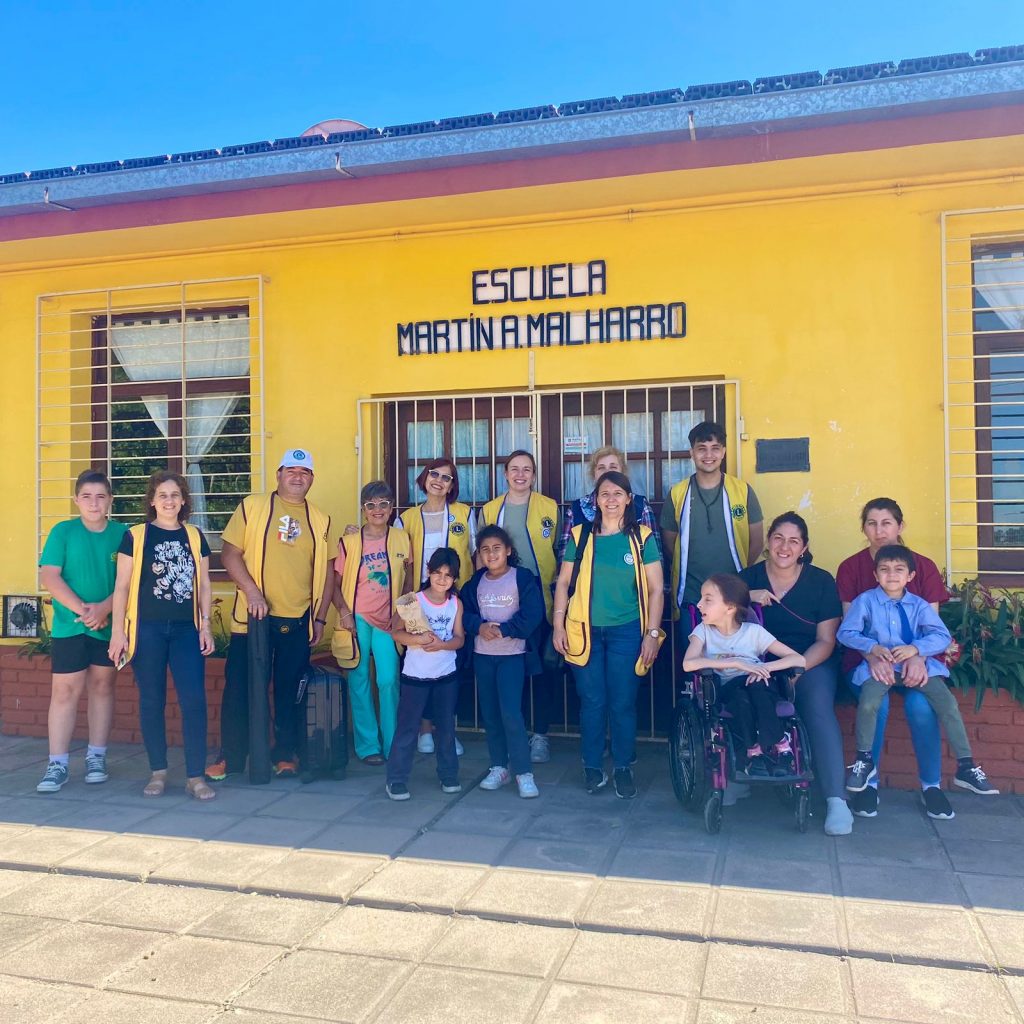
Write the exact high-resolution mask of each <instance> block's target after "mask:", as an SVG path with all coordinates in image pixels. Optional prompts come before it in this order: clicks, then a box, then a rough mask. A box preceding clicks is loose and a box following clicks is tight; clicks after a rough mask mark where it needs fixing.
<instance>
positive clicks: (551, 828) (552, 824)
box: [523, 800, 626, 843]
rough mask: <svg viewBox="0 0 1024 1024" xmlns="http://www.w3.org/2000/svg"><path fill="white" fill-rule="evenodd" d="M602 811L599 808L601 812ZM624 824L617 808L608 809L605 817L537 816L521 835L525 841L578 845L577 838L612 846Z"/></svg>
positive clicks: (621, 831) (620, 834)
mask: <svg viewBox="0 0 1024 1024" xmlns="http://www.w3.org/2000/svg"><path fill="white" fill-rule="evenodd" d="M621 803H622V801H621V800H617V801H616V804H621ZM607 806H608V807H611V806H612V805H610V804H609V805H607ZM604 809H605V808H603V807H602V811H603V810H604ZM625 821H626V813H625V812H623V811H619V810H618V808H617V807H614V808H612V810H611V811H610V812H609V814H608V815H607V816H605V815H604V814H599V813H596V812H595V813H593V814H573V813H556V814H539V815H537V817H536V818H534V819H533V820H532V821H531V822H530V823H529V824H528V825H527V827H526V831H525V832H524V833H523V835H524V837H525V838H528V839H549V840H552V839H553V840H561V841H563V842H570V843H576V842H579V841H580V837H581V836H583V837H588V836H600V837H601V841H602V842H604V843H616V842H618V841H619V840H620V838H621V837H622V835H623V834H624V833H623V829H624V827H625Z"/></svg>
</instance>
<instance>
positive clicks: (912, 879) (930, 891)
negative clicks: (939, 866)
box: [839, 864, 963, 907]
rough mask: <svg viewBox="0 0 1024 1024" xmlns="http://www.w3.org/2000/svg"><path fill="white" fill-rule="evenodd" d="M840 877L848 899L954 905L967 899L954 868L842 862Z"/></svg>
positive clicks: (958, 904) (843, 890)
mask: <svg viewBox="0 0 1024 1024" xmlns="http://www.w3.org/2000/svg"><path fill="white" fill-rule="evenodd" d="M839 877H840V879H841V881H842V892H843V895H844V896H845V897H846V898H847V899H862V900H893V901H895V902H898V903H941V904H944V905H946V906H953V907H958V906H960V905H961V903H962V900H963V896H962V895H961V892H960V888H959V886H958V885H957V880H956V875H954V874H953V872H952V871H931V870H929V869H927V868H922V869H921V870H919V871H918V870H916V869H914V868H884V869H880V868H877V867H870V866H869V865H866V864H840V866H839Z"/></svg>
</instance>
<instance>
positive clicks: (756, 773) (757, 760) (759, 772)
mask: <svg viewBox="0 0 1024 1024" xmlns="http://www.w3.org/2000/svg"><path fill="white" fill-rule="evenodd" d="M745 771H746V773H747V775H748V776H749V777H750V778H752V779H767V778H768V777H769V776H770V774H771V773H770V771H769V769H768V762H767V761H766V760H765V756H764V754H758V755H756V756H755V757H752V758H751V759H750V760H749V761H748V762H747V767H746V769H745Z"/></svg>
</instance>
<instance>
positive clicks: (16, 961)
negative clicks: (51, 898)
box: [0, 921, 166, 985]
mask: <svg viewBox="0 0 1024 1024" xmlns="http://www.w3.org/2000/svg"><path fill="white" fill-rule="evenodd" d="M165 941H166V939H165V937H164V936H162V935H159V936H158V935H156V934H154V933H153V932H142V931H135V930H133V929H128V928H110V927H108V926H106V925H99V924H86V923H84V922H80V921H79V922H75V923H72V924H65V925H62V926H60V927H58V928H51V929H49V930H48V931H47V932H46V933H45V934H44V935H42V936H41V937H40V938H38V939H34V940H33V941H32V942H30V943H28V944H27V945H24V946H21V947H20V948H19V949H17V950H15V951H14V952H13V953H8V954H6V955H5V956H4V957H2V958H0V974H17V975H21V976H23V977H29V978H40V979H47V980H50V981H67V982H73V983H76V984H79V985H99V984H100V983H102V982H103V981H104V980H105V979H106V978H108V977H109V976H110V975H111V974H113V973H114V972H115V971H118V970H120V969H122V968H124V967H127V966H128V965H129V964H130V963H132V962H133V961H135V960H137V959H139V958H140V957H141V956H143V955H144V954H147V953H152V952H153V950H154V949H155V948H156V946H157V945H159V944H160V943H162V942H165Z"/></svg>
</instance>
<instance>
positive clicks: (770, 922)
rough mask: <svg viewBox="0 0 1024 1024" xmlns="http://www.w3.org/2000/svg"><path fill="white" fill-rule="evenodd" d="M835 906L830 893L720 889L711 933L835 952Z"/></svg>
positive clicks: (767, 943) (836, 925)
mask: <svg viewBox="0 0 1024 1024" xmlns="http://www.w3.org/2000/svg"><path fill="white" fill-rule="evenodd" d="M836 909H837V908H836V905H835V903H834V902H833V900H832V898H831V897H830V896H794V895H791V894H785V895H784V894H780V893H773V892H764V891H757V890H749V889H722V891H721V892H720V893H719V896H718V903H717V906H716V908H715V919H714V922H713V923H712V926H711V935H712V936H714V937H715V938H717V939H726V940H728V939H736V940H740V941H742V942H753V943H758V944H762V945H776V944H778V945H780V946H792V947H795V948H797V949H819V950H823V951H829V952H835V953H838V952H839V951H840V938H839V934H840V933H839V922H838V920H837V916H836Z"/></svg>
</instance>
